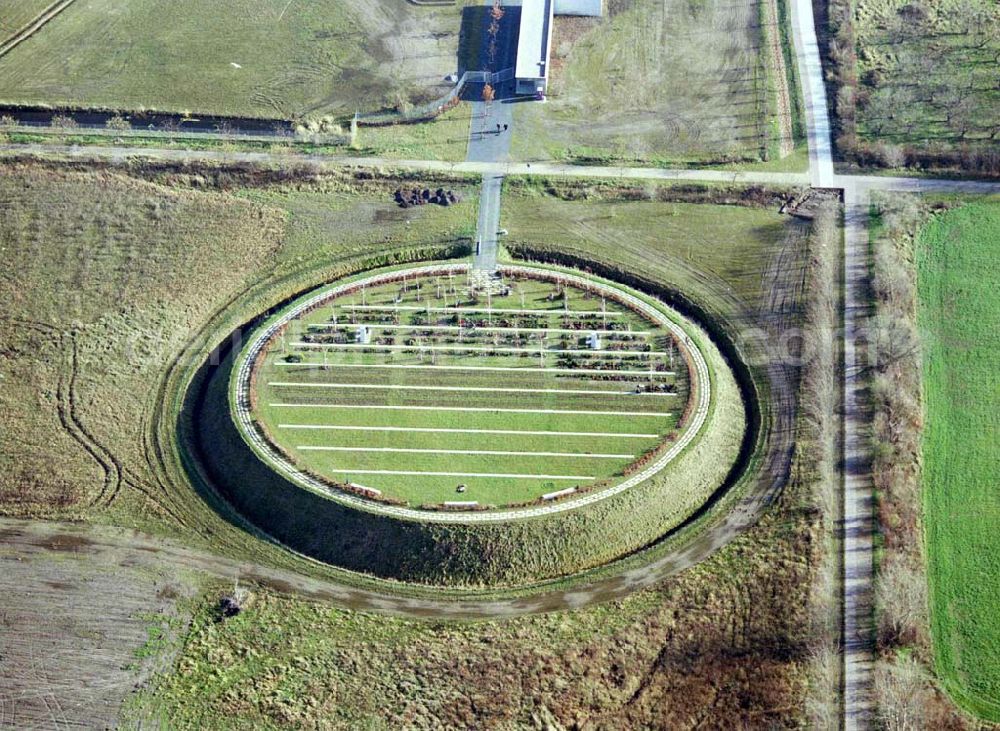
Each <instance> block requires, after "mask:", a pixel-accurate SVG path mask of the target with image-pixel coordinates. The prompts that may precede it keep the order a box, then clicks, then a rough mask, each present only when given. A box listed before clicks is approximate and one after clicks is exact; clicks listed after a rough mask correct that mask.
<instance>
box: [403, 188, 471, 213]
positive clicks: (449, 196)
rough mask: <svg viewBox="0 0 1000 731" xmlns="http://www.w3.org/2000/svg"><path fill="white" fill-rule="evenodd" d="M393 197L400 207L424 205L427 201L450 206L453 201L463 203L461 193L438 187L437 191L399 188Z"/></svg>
mask: <svg viewBox="0 0 1000 731" xmlns="http://www.w3.org/2000/svg"><path fill="white" fill-rule="evenodd" d="M393 197H394V199H395V201H396V203H398V204H399V207H400V208H409V207H410V206H422V205H425V204H427V203H436V204H437V205H439V206H450V205H451V204H452V203H461V201H462V196H461V194H459V193H456V192H454V191H452V190H445V189H444V188H438V189H437V190H435V191H432V190H431V189H430V188H423V189H420V188H397V189H396V192H395V193H394V194H393Z"/></svg>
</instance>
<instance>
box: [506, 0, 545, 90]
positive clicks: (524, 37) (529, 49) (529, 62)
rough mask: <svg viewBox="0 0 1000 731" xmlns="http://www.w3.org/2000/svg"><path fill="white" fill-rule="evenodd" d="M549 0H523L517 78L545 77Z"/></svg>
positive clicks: (518, 41)
mask: <svg viewBox="0 0 1000 731" xmlns="http://www.w3.org/2000/svg"><path fill="white" fill-rule="evenodd" d="M552 1H553V0H523V2H522V3H521V29H520V31H519V34H518V37H517V64H516V66H515V69H514V76H515V77H517V78H518V79H544V78H546V77H547V76H548V66H549V44H550V42H551V40H552Z"/></svg>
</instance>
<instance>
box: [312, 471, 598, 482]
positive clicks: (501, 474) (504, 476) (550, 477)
mask: <svg viewBox="0 0 1000 731" xmlns="http://www.w3.org/2000/svg"><path fill="white" fill-rule="evenodd" d="M327 472H332V473H333V474H338V475H415V476H429V477H498V478H501V479H518V480H593V479H594V476H593V475H533V474H528V475H522V474H518V473H506V472H420V471H417V470H339V469H329V470H327Z"/></svg>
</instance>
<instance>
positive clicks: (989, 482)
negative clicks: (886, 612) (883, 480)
mask: <svg viewBox="0 0 1000 731" xmlns="http://www.w3.org/2000/svg"><path fill="white" fill-rule="evenodd" d="M998 237H1000V201H998V200H997V199H992V200H987V201H981V202H976V203H968V204H966V205H962V206H960V207H957V208H955V209H954V210H951V211H949V212H947V213H944V214H940V215H938V216H937V217H936V218H935V219H934V220H933V221H932V222H931V223H930V224H928V225H927V226H926V227H925V228H924V229H923V231H922V232H921V233H920V236H919V239H918V241H917V246H916V252H917V256H916V260H917V268H918V291H919V324H920V329H921V332H922V334H923V337H924V353H923V358H924V388H923V390H924V399H925V410H926V426H925V432H924V440H923V459H924V511H925V512H924V517H925V530H926V539H927V553H928V566H929V578H930V590H931V591H930V596H931V610H932V617H931V627H932V634H933V640H934V653H935V657H936V666H937V671H938V673H939V674H940V676H941V679H942V681H943V683H944V685H945V687H946V688H947V689H948V691H949V692H950V693H951V694H952V695H953V697H954V698H955V699H956V700H957V701H958V702H959V704H961V705H962V706H964V707H965V708H967V709H968V710H970V711H972V712H974V713H976V714H977V715H979V716H982V717H983V718H986V719H989V720H992V721H1000V627H998V625H997V623H996V621H995V620H996V617H997V614H998V612H1000V603H998V602H1000V552H998V550H997V546H996V536H997V534H998V532H1000V496H998V493H997V489H996V487H997V478H998V476H1000V475H998V469H997V449H996V444H997V439H998V437H1000V418H998V414H1000V390H998V388H997V358H996V354H997V351H998V348H1000V336H998V334H1000V317H998V313H1000V295H998V288H997V286H996V285H997V282H996V273H997V272H998V271H1000V249H998V248H997V240H998Z"/></svg>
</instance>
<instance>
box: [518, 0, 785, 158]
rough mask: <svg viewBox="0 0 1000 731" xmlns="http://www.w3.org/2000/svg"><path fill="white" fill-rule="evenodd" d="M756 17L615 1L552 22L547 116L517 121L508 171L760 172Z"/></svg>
mask: <svg viewBox="0 0 1000 731" xmlns="http://www.w3.org/2000/svg"><path fill="white" fill-rule="evenodd" d="M761 46H762V42H761V32H760V19H759V6H758V4H757V3H754V2H749V1H748V0H740V1H739V2H730V1H729V0H708V1H707V2H703V3H690V2H686V0H668V1H667V2H654V0H622V1H616V2H610V3H608V13H607V17H605V18H603V19H601V20H600V21H593V20H591V19H581V18H560V19H558V20H557V21H556V25H555V29H554V34H553V39H552V48H553V59H552V70H551V74H552V78H551V80H550V83H549V93H550V96H549V99H548V100H547V102H546V103H545V104H522V105H518V106H517V109H516V112H515V114H516V116H515V120H516V123H517V134H516V135H515V137H514V144H513V149H512V151H511V155H512V157H514V158H515V159H527V160H535V159H550V158H554V159H564V160H574V159H577V160H578V159H586V158H593V159H600V160H609V161H610V160H620V161H625V162H631V161H635V162H642V163H646V164H660V163H664V164H665V163H671V162H676V161H717V162H721V161H743V160H750V161H754V160H759V159H760V156H761V155H762V153H763V151H764V150H765V149H766V148H767V146H768V144H769V140H768V134H769V132H768V129H767V122H766V119H765V115H766V111H765V110H766V107H767V104H768V100H767V98H766V96H767V82H766V78H765V69H764V62H763V55H762V51H761Z"/></svg>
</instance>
